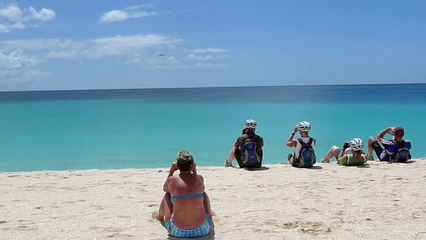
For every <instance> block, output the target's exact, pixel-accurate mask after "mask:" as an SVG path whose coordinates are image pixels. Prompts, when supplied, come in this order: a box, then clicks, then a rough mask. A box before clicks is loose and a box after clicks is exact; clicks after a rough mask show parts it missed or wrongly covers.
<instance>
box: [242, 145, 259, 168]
mask: <svg viewBox="0 0 426 240" xmlns="http://www.w3.org/2000/svg"><path fill="white" fill-rule="evenodd" d="M244 155H245V161H244V166H245V167H248V168H259V167H260V165H261V164H262V163H261V161H260V159H259V156H258V154H257V152H256V142H255V141H254V139H252V138H247V139H246V140H245V141H244Z"/></svg>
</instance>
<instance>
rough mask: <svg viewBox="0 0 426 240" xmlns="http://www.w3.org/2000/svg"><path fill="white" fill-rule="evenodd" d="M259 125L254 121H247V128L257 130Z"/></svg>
mask: <svg viewBox="0 0 426 240" xmlns="http://www.w3.org/2000/svg"><path fill="white" fill-rule="evenodd" d="M256 126H257V123H256V121H255V120H253V119H248V120H246V124H245V128H254V129H256Z"/></svg>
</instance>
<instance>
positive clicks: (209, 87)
mask: <svg viewBox="0 0 426 240" xmlns="http://www.w3.org/2000/svg"><path fill="white" fill-rule="evenodd" d="M389 85H426V83H416V82H409V83H344V84H289V85H250V86H194V87H147V88H87V89H40V90H19V91H15V90H10V91H8V90H6V91H0V94H1V93H37V92H43V93H44V92H56V93H58V92H96V91H137V90H179V89H182V90H188V89H232V88H274V87H290V88H291V87H339V86H349V87H351V86H389Z"/></svg>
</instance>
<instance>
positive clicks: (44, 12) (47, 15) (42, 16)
mask: <svg viewBox="0 0 426 240" xmlns="http://www.w3.org/2000/svg"><path fill="white" fill-rule="evenodd" d="M28 12H29V13H30V14H29V15H28V16H27V17H26V19H28V21H29V20H33V19H35V20H40V21H43V22H46V21H49V20H52V19H53V18H55V17H56V14H55V12H54V11H53V10H51V9H46V8H42V9H41V10H40V11H38V12H37V10H35V9H34V8H33V7H30V8H29V9H28Z"/></svg>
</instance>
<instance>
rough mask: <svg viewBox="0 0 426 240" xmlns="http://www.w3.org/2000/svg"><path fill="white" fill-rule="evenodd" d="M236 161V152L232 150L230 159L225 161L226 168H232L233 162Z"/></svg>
mask: <svg viewBox="0 0 426 240" xmlns="http://www.w3.org/2000/svg"><path fill="white" fill-rule="evenodd" d="M234 160H235V150H234V148H232V149H231V152H230V153H229V156H228V158H227V159H226V160H225V165H226V166H232V161H234Z"/></svg>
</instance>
